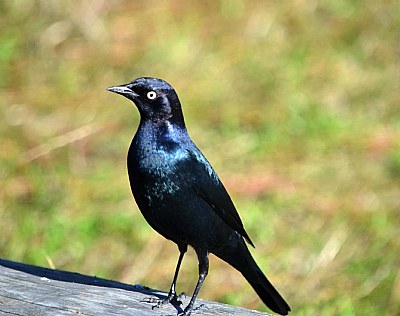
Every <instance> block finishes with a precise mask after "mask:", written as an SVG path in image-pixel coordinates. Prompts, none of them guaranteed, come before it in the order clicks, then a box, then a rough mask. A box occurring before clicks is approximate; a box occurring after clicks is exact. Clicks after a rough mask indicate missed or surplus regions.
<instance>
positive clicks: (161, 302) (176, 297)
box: [147, 245, 187, 309]
mask: <svg viewBox="0 0 400 316" xmlns="http://www.w3.org/2000/svg"><path fill="white" fill-rule="evenodd" d="M178 248H179V258H178V263H177V264H176V269H175V273H174V279H173V280H172V284H171V288H170V290H169V293H168V296H167V297H166V298H165V299H163V300H153V301H151V302H150V301H147V302H149V303H155V302H157V305H154V306H153V309H154V308H158V307H160V306H162V305H165V304H168V303H170V302H171V301H174V300H175V301H176V302H177V303H179V302H178V300H179V298H180V296H181V294H180V295H176V281H177V280H178V274H179V269H180V268H181V263H182V260H183V256H184V255H185V253H186V251H187V245H178Z"/></svg>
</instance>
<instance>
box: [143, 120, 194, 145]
mask: <svg viewBox="0 0 400 316" xmlns="http://www.w3.org/2000/svg"><path fill="white" fill-rule="evenodd" d="M137 136H138V137H139V138H140V139H141V141H146V142H148V141H150V140H151V141H152V142H153V143H154V144H159V145H160V146H163V147H164V146H165V145H167V144H173V143H176V144H182V143H185V142H186V141H189V140H190V138H189V135H188V133H187V130H186V128H185V125H184V124H183V126H181V125H178V124H176V123H175V122H171V121H169V120H160V121H158V122H154V121H152V120H147V119H142V120H141V121H140V125H139V128H138V131H137Z"/></svg>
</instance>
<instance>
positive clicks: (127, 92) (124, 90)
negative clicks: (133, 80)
mask: <svg viewBox="0 0 400 316" xmlns="http://www.w3.org/2000/svg"><path fill="white" fill-rule="evenodd" d="M106 90H108V91H111V92H114V93H117V94H120V95H123V96H125V97H136V96H138V94H137V93H135V91H133V90H132V89H131V88H130V87H129V84H128V85H120V86H113V87H109V88H107V89H106Z"/></svg>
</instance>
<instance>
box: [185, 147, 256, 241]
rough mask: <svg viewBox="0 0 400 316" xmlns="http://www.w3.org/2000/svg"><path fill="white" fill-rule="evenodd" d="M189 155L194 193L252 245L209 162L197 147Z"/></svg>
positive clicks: (229, 198)
mask: <svg viewBox="0 0 400 316" xmlns="http://www.w3.org/2000/svg"><path fill="white" fill-rule="evenodd" d="M196 149H197V148H196ZM189 156H190V159H191V160H192V163H191V164H189V165H190V166H191V167H192V168H193V169H192V170H190V173H191V174H192V175H194V176H195V178H194V187H195V190H196V194H198V195H199V196H200V197H201V198H202V199H203V200H204V201H206V202H207V203H208V204H209V205H210V206H211V207H212V208H213V210H214V211H215V212H216V213H217V214H218V215H219V216H220V217H221V218H222V219H223V220H224V221H225V222H226V223H227V224H228V225H229V226H230V227H232V228H233V229H234V230H235V231H236V232H238V233H239V234H240V235H242V236H243V238H245V239H246V241H247V242H248V243H249V244H250V245H252V246H253V247H254V244H253V242H252V241H251V239H250V237H249V235H248V234H247V232H246V231H245V229H244V227H243V223H242V220H241V219H240V217H239V214H238V212H237V211H236V208H235V205H234V204H233V202H232V200H231V197H230V196H229V194H228V192H227V191H226V189H225V187H224V185H223V184H222V182H221V181H220V179H219V178H218V175H217V174H216V173H215V171H214V170H213V169H212V167H211V165H210V163H209V162H208V161H207V159H206V158H205V157H204V156H203V155H202V154H201V153H200V151H198V149H197V150H190V151H189Z"/></svg>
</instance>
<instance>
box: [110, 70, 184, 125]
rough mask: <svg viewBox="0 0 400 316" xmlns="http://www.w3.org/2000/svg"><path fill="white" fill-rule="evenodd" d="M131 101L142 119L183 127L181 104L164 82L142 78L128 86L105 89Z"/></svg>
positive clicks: (173, 91)
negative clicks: (170, 122)
mask: <svg viewBox="0 0 400 316" xmlns="http://www.w3.org/2000/svg"><path fill="white" fill-rule="evenodd" d="M107 90H108V91H111V92H115V93H117V94H120V95H123V96H124V97H126V98H128V99H129V100H131V101H133V102H134V103H135V104H136V106H137V108H138V109H139V112H140V115H141V117H142V119H145V120H146V119H150V120H152V121H155V122H160V121H166V120H168V121H173V122H175V123H178V124H180V125H184V120H183V114H182V109H181V104H180V102H179V98H178V95H177V94H176V92H175V90H174V88H172V87H171V85H170V84H168V83H167V82H165V81H164V80H161V79H157V78H149V77H143V78H138V79H135V80H133V81H132V82H130V83H128V84H123V85H119V86H113V87H110V88H107Z"/></svg>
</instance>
